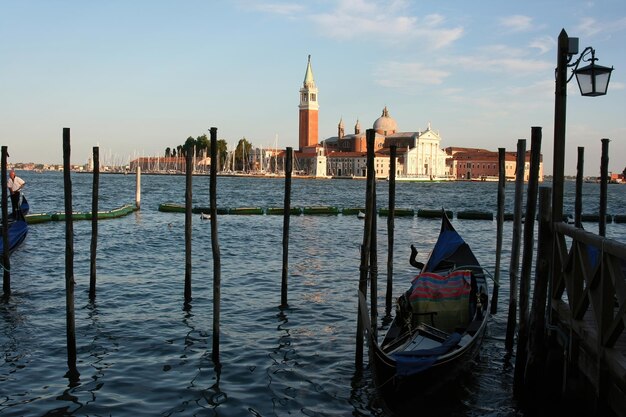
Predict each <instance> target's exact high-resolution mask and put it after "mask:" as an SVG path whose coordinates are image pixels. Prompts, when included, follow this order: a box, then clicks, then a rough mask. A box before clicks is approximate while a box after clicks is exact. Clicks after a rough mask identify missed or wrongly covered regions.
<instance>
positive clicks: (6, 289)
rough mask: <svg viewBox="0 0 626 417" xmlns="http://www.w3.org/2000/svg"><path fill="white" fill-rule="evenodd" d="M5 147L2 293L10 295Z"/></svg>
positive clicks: (4, 147)
mask: <svg viewBox="0 0 626 417" xmlns="http://www.w3.org/2000/svg"><path fill="white" fill-rule="evenodd" d="M8 154H9V153H8V151H7V147H6V146H3V147H2V247H3V249H4V250H3V251H2V270H3V273H2V293H3V296H4V297H8V296H9V295H11V259H10V257H9V251H8V248H9V233H8V231H9V209H8V203H7V198H8V197H7V194H8V192H7V191H8V190H7V182H8V181H7V156H8Z"/></svg>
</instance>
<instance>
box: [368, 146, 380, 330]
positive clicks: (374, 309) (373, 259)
mask: <svg viewBox="0 0 626 417" xmlns="http://www.w3.org/2000/svg"><path fill="white" fill-rule="evenodd" d="M372 154H374V143H372ZM372 170H374V157H373V156H372ZM372 176H373V179H372V191H371V192H372V199H371V200H372V201H371V203H370V207H371V212H372V217H371V219H370V221H371V222H372V226H371V228H370V233H371V234H372V237H371V238H370V268H369V270H370V273H369V275H370V304H371V309H370V321H371V323H372V332H373V334H374V337H376V335H377V333H378V332H377V329H378V325H377V323H378V236H377V230H378V221H377V220H378V216H377V215H376V171H375V170H374V173H373V174H372ZM368 210H370V208H369V207H368Z"/></svg>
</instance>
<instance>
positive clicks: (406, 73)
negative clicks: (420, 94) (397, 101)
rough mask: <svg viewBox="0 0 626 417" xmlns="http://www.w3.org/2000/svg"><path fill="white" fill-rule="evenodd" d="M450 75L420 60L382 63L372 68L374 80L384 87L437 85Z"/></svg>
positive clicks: (407, 88) (405, 87) (408, 87)
mask: <svg viewBox="0 0 626 417" xmlns="http://www.w3.org/2000/svg"><path fill="white" fill-rule="evenodd" d="M449 75H450V73H449V72H447V71H442V70H438V69H436V68H432V67H430V66H426V65H424V64H423V63H421V62H397V61H390V62H385V63H382V64H380V65H379V66H378V68H376V69H375V70H374V76H375V78H376V82H377V83H378V84H380V85H382V86H384V87H390V88H398V89H402V90H404V91H410V90H412V89H414V88H415V87H417V86H420V85H438V84H441V83H443V81H444V80H445V78H446V77H448V76H449Z"/></svg>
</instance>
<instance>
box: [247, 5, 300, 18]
mask: <svg viewBox="0 0 626 417" xmlns="http://www.w3.org/2000/svg"><path fill="white" fill-rule="evenodd" d="M249 5H250V9H252V10H256V11H260V12H263V13H270V14H277V15H281V16H296V15H298V14H299V13H301V12H302V11H304V10H305V7H304V6H303V5H301V4H296V3H290V2H287V3H255V2H252V3H249Z"/></svg>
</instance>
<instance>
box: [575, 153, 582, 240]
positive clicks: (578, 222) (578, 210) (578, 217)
mask: <svg viewBox="0 0 626 417" xmlns="http://www.w3.org/2000/svg"><path fill="white" fill-rule="evenodd" d="M584 168H585V148H584V147H582V146H579V147H578V162H577V164H576V200H575V201H574V226H576V227H578V228H580V227H582V226H583V222H582V212H583V170H584Z"/></svg>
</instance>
